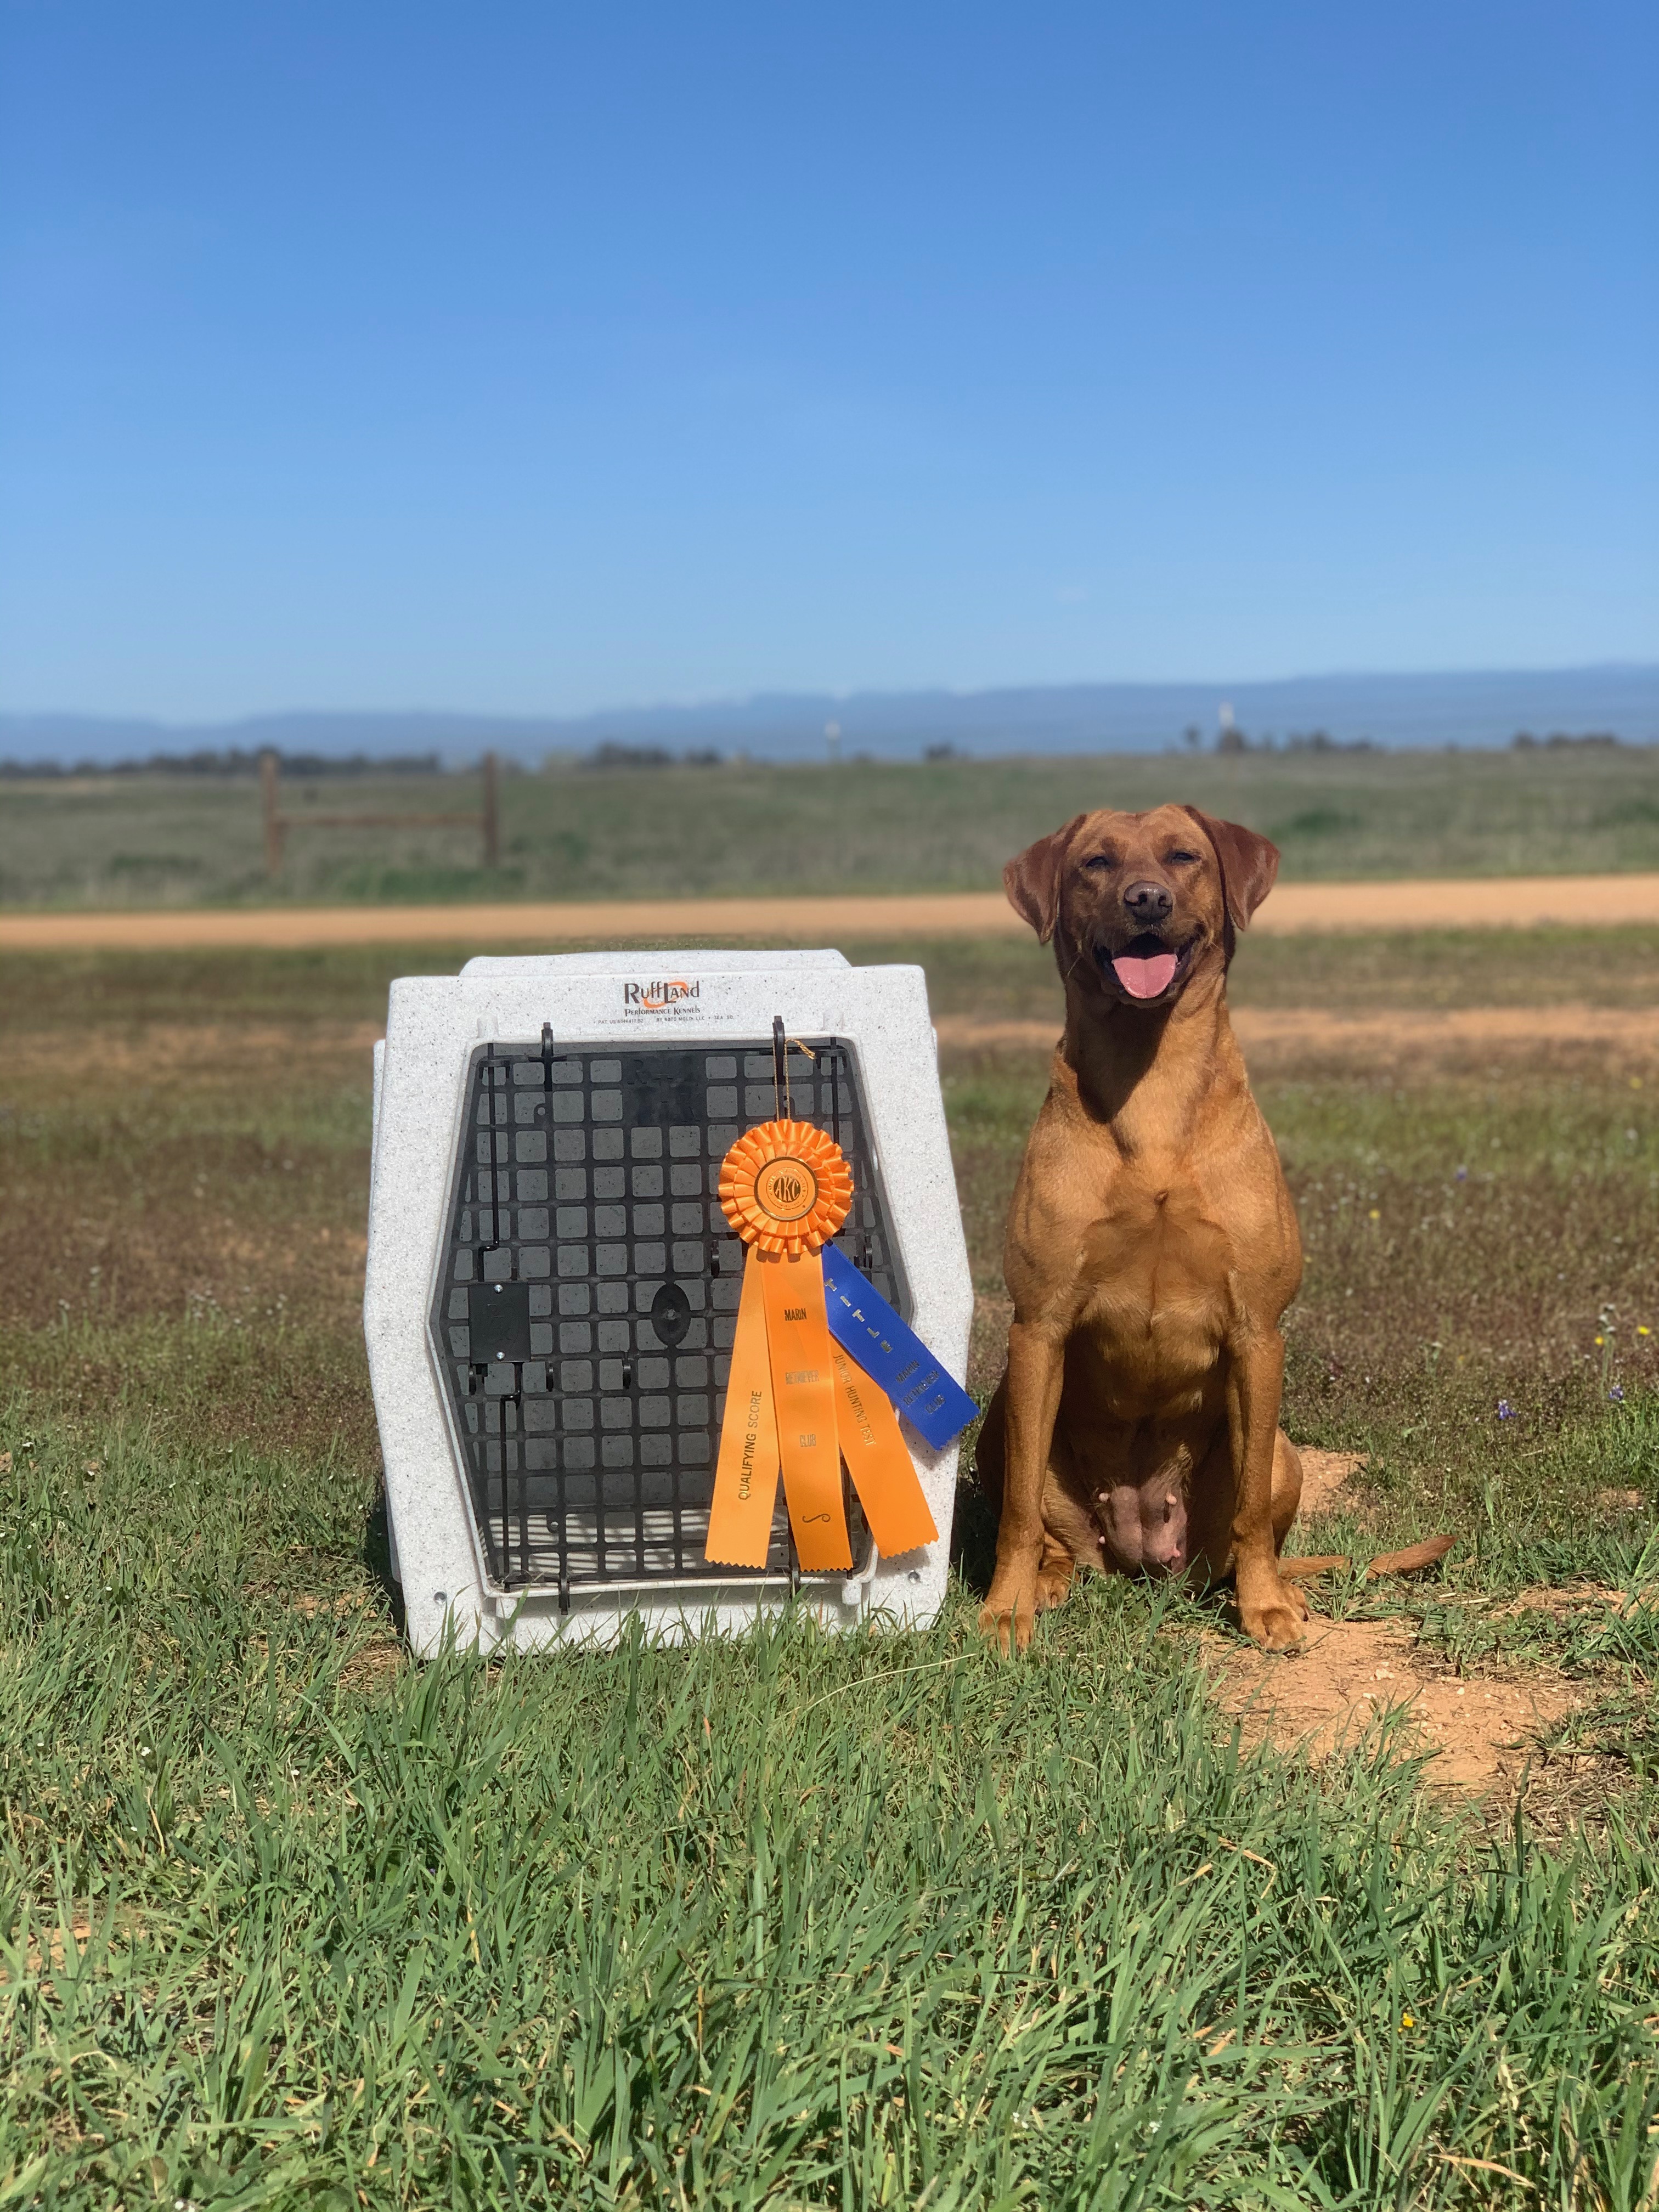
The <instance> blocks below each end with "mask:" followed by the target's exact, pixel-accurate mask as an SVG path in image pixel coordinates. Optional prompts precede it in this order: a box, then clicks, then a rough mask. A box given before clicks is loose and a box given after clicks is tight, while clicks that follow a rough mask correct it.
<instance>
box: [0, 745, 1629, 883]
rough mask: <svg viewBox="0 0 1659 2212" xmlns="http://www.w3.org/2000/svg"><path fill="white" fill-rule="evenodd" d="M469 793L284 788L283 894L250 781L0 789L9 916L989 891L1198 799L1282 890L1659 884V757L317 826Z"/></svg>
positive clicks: (640, 774)
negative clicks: (1049, 841)
mask: <svg viewBox="0 0 1659 2212" xmlns="http://www.w3.org/2000/svg"><path fill="white" fill-rule="evenodd" d="M1166 799H1184V800H1188V801H1190V802H1192V803H1194V804H1195V805H1200V806H1203V807H1205V808H1206V809H1207V810H1208V811H1210V812H1212V813H1215V814H1220V815H1223V816H1226V817H1230V818H1231V819H1233V820H1236V821H1241V822H1246V823H1249V824H1251V825H1252V826H1253V827H1254V828H1256V829H1262V830H1265V831H1266V832H1267V835H1268V836H1272V837H1273V838H1274V839H1275V840H1276V841H1277V842H1279V844H1280V846H1281V847H1282V848H1283V850H1284V854H1285V878H1286V880H1287V881H1310V880H1314V879H1318V878H1336V879H1340V878H1354V877H1396V876H1467V875H1479V876H1488V875H1510V874H1516V873H1520V874H1546V875H1549V874H1560V873H1592V874H1593V873H1597V872H1602V871H1606V870H1609V869H1615V870H1616V869H1652V868H1659V752H1656V751H1655V750H1652V749H1650V748H1636V747H1630V748H1620V749H1619V750H1610V751H1608V752H1606V753H1600V752H1597V753H1591V754H1584V755H1578V754H1568V755H1564V754H1556V753H1549V752H1537V753H1526V754H1516V753H1395V754H1386V753H1376V754H1358V755H1356V754H1343V755H1325V756H1320V755H1310V754H1280V755H1277V756H1274V755H1265V754H1262V755H1246V756H1243V757H1231V758H1217V757H1198V758H1189V757H1173V756H1164V757H1157V756H1146V755H1134V754H1113V755H1104V756H1101V757H1095V758H1089V757H1073V758H1069V759H1064V760H1028V759H1018V760H1003V761H940V762H927V763H914V762H913V763H890V764H884V765H879V766H878V765H873V764H863V763H849V764H848V766H846V767H844V768H841V769H827V768H793V769H780V768H766V767H762V766H757V765H753V764H747V763H744V764H736V765H733V766H731V767H727V768H722V769H691V768H671V769H658V770H639V769H634V770H616V769H611V770H606V771H603V772H599V771H589V770H582V769H568V768H567V769H555V770H550V771H548V772H547V773H544V774H539V775H511V776H508V777H507V778H506V780H505V781H504V782H503V785H502V797H501V836H502V849H501V866H500V868H499V869H497V870H496V871H495V872H493V873H488V872H485V871H484V870H483V868H482V867H481V866H480V865H479V846H478V838H477V834H476V833H475V832H473V831H471V830H469V829H444V828H440V827H434V828H433V829H413V830H409V829H395V830H382V829H363V830H356V829H307V828H306V827H305V826H304V817H305V816H306V814H307V812H308V811H309V812H312V813H317V814H322V813H331V812H335V811H362V812H363V813H365V814H370V813H374V812H376V811H380V812H386V811H392V812H395V813H409V812H421V811H429V812H432V813H435V814H437V813H442V812H453V811H458V810H459V811H466V809H468V808H469V807H471V806H472V805H476V804H477V778H476V777H467V776H448V777H439V776H428V777H421V776H414V777H399V778H396V779H392V778H385V777H380V778H376V777H364V778H362V779H358V778H355V777H354V778H351V779H347V780H336V781H327V782H320V781H319V782H313V783H311V784H306V783H304V782H303V781H295V783H294V784H293V785H291V786H290V787H285V796H284V805H285V807H286V808H287V809H288V810H289V811H291V812H292V813H293V814H294V815H295V817H297V819H298V821H299V823H300V826H299V827H298V828H296V829H295V831H294V833H293V835H292V836H291V837H290V839H289V854H288V860H287V864H286V866H285V869H284V872H283V878H282V881H281V883H280V884H279V885H278V886H276V888H275V889H274V890H273V888H272V887H271V886H270V884H268V883H267V881H266V878H265V874H264V861H263V857H262V848H261V833H260V817H259V801H258V787H257V785H256V784H255V782H254V781H252V779H248V780H245V781H233V780H228V779H219V778H209V777H204V778H191V777H184V776H153V777H144V776H120V777H114V776H106V777H101V778H100V777H87V778H75V779H66V780H64V781H40V782H19V781H13V782H8V783H7V784H5V785H4V787H3V790H0V904H4V905H8V906H81V905H88V906H114V907H143V906H155V905H161V906H169V905H171V906H192V905H210V906H218V905H224V904H227V903H231V904H234V903H242V902H263V901H265V900H268V899H270V898H272V897H275V898H277V899H279V900H284V901H291V900H298V901H302V902H303V901H310V902H315V901H319V900H349V901H366V902H381V901H416V902H421V901H429V900H459V899H480V898H507V899H513V898H520V897H525V898H541V899H548V898H551V899H584V898H601V899H602V898H623V897H661V896H665V895H671V894H678V895H697V894H713V893H727V894H730V893H735V892H742V891H744V890H755V891H771V892H781V891H788V890H795V889H799V890H811V891H853V892H858V891H872V892H873V891H921V890H994V889H995V888H996V886H997V884H998V883H999V882H1000V872H1001V868H1002V864H1003V862H1004V861H1005V860H1007V859H1008V857H1009V856H1010V855H1011V854H1013V853H1016V852H1018V851H1019V850H1020V848H1022V847H1023V846H1024V845H1026V844H1028V843H1030V841H1031V840H1032V839H1033V838H1036V837H1039V836H1043V835H1044V834H1045V833H1046V832H1047V831H1048V830H1050V829H1054V828H1055V827H1056V826H1057V825H1058V824H1059V823H1063V822H1065V821H1066V820H1068V819H1069V818H1070V817H1072V816H1073V814H1077V813H1079V812H1082V811H1085V810H1087V809H1089V808H1092V807H1097V806H1122V807H1132V808H1133V807H1142V806H1151V805H1158V804H1159V803H1160V802H1162V801H1164V800H1166Z"/></svg>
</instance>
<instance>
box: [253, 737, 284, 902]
mask: <svg viewBox="0 0 1659 2212" xmlns="http://www.w3.org/2000/svg"><path fill="white" fill-rule="evenodd" d="M259 803H260V808H261V811H262V812H263V813H264V823H265V873H266V875H267V876H269V877H270V880H271V882H272V883H275V882H276V878H277V877H278V876H280V875H281V874H282V872H283V829H284V828H285V826H286V825H285V824H284V823H283V817H282V815H281V814H280V812H279V811H277V805H276V754H275V753H274V752H272V751H271V750H270V749H269V747H267V749H266V750H264V752H262V753H261V754H260V756H259Z"/></svg>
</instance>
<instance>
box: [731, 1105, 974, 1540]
mask: <svg viewBox="0 0 1659 2212" xmlns="http://www.w3.org/2000/svg"><path fill="white" fill-rule="evenodd" d="M852 1203H853V1178H852V1175H851V1172H850V1170H848V1165H847V1161H846V1158H845V1157H844V1156H843V1154H842V1150H841V1147H840V1146H838V1145H837V1144H836V1143H835V1142H834V1140H833V1139H830V1138H829V1137H827V1136H826V1135H825V1134H824V1133H823V1130H822V1129H818V1128H815V1127H813V1126H812V1124H811V1122H809V1121H766V1122H763V1123H762V1124H761V1125H760V1126H759V1127H757V1128H754V1129H750V1131H749V1133H747V1135H745V1136H742V1137H739V1138H738V1141H737V1143H736V1144H735V1145H733V1146H732V1149H731V1151H730V1152H728V1153H727V1154H726V1158H725V1161H724V1163H723V1164H722V1166H721V1168H720V1205H721V1207H722V1209H723V1210H724V1212H725V1214H726V1219H727V1220H728V1221H729V1222H730V1223H731V1225H732V1229H733V1231H735V1232H736V1234H737V1235H738V1237H740V1238H741V1239H742V1241H743V1243H744V1244H745V1245H746V1246H747V1247H748V1254H747V1257H746V1258H745V1260H744V1271H743V1288H742V1291H741V1293H740V1295H739V1298H738V1326H737V1334H736V1337H735V1339H734V1340H733V1343H732V1371H731V1376H730V1378H729V1380H728V1382H727V1383H726V1413H725V1417H724V1419H723V1421H722V1424H721V1427H720V1457H719V1460H718V1462H717V1463H716V1466H715V1470H714V1502H713V1504H712V1505H711V1507H710V1509H709V1515H708V1542H707V1545H706V1547H705V1556H706V1557H707V1558H708V1559H709V1560H710V1561H712V1562H714V1563H715V1564H717V1565H722V1566H737V1567H763V1566H764V1565H765V1564H766V1555H767V1550H768V1547H769V1544H770V1541H771V1535H772V1515H773V1511H774V1510H775V1506H776V1504H777V1494H778V1476H779V1474H780V1473H781V1474H782V1477H783V1492H784V1498H785V1501H786V1503H787V1506H788V1509H789V1525H790V1528H791V1530H792V1532H793V1535H794V1540H795V1552H796V1556H797V1557H798V1558H799V1561H800V1564H801V1565H802V1567H803V1568H804V1569H805V1570H806V1571H808V1572H809V1573H811V1572H823V1571H833V1570H835V1569H836V1568H840V1569H842V1571H845V1570H846V1569H848V1568H849V1567H850V1566H851V1565H852V1564H853V1552H852V1544H851V1541H850V1539H849V1537H848V1529H847V1516H846V1512H845V1510H843V1507H842V1482H841V1466H842V1460H843V1459H844V1460H845V1461H846V1462H847V1468H848V1474H850V1475H851V1476H852V1478H853V1483H854V1487H855V1489H856V1490H857V1492H858V1495H859V1502H860V1504H861V1505H862V1506H863V1508H864V1513H865V1518H866V1520H867V1521H868V1522H869V1524H870V1532H871V1534H872V1535H873V1536H874V1538H875V1540H876V1543H877V1545H878V1547H879V1548H880V1550H881V1552H882V1553H884V1556H886V1557H888V1558H891V1557H893V1556H894V1555H895V1554H896V1553H900V1552H908V1551H910V1550H913V1549H914V1548H915V1546H916V1545H918V1544H927V1543H931V1542H932V1541H933V1539H934V1537H935V1536H936V1535H937V1534H938V1533H939V1532H938V1530H937V1528H935V1527H934V1524H933V1515H932V1514H931V1513H930V1512H929V1510H928V1509H927V1498H925V1497H924V1495H923V1494H922V1488H921V1483H920V1482H918V1481H917V1480H916V1471H915V1467H914V1465H913V1464H912V1462H911V1459H910V1454H909V1451H908V1449H907V1447H906V1445H905V1442H904V1438H903V1437H902V1434H901V1433H900V1431H899V1425H898V1418H897V1415H896V1413H895V1412H894V1410H893V1403H892V1400H891V1398H890V1395H889V1393H888V1390H887V1389H886V1388H884V1386H883V1384H881V1383H877V1382H876V1381H875V1380H874V1379H873V1378H872V1376H871V1375H870V1374H869V1372H868V1371H867V1370H866V1368H865V1367H864V1366H862V1365H861V1364H860V1362H859V1360H858V1359H857V1358H855V1357H854V1353H853V1352H852V1351H850V1350H849V1349H848V1346H847V1345H846V1344H845V1343H844V1342H837V1341H836V1340H835V1339H834V1338H832V1336H831V1334H830V1321H829V1308H828V1307H827V1306H826V1302H825V1283H824V1259H823V1252H824V1247H825V1245H826V1244H827V1243H828V1242H829V1238H830V1237H833V1236H834V1235H835V1234H836V1231H837V1230H838V1229H839V1228H840V1227H841V1226H842V1223H843V1222H844V1221H845V1220H846V1218H847V1216H848V1212H849V1211H850V1210H851V1207H852ZM843 1303H844V1302H843ZM877 1303H878V1304H880V1306H881V1311H882V1313H883V1314H884V1315H888V1316H890V1317H891V1318H892V1320H893V1321H895V1322H896V1320H897V1317H896V1316H891V1310H890V1308H889V1307H887V1306H886V1304H884V1302H882V1301H878V1302H877ZM848 1310H849V1311H850V1310H851V1309H850V1305H849V1306H848ZM898 1326H899V1328H902V1327H903V1325H902V1323H899V1324H898ZM838 1334H839V1332H838ZM905 1334H906V1335H907V1336H908V1331H906V1332H905ZM956 1387H957V1386H956V1385H954V1384H952V1385H951V1388H952V1389H955V1388H956ZM958 1395H963V1394H961V1393H958ZM971 1411H972V1406H971V1401H969V1413H970V1414H971ZM957 1425H958V1427H959V1426H960V1425H961V1424H960V1423H958V1424H957Z"/></svg>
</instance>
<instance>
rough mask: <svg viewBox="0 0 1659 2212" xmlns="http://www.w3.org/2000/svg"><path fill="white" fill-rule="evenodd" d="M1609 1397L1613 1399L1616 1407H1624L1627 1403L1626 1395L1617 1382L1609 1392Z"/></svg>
mask: <svg viewBox="0 0 1659 2212" xmlns="http://www.w3.org/2000/svg"><path fill="white" fill-rule="evenodd" d="M1607 1395H1608V1397H1609V1398H1611V1399H1612V1401H1613V1404H1614V1405H1615V1406H1622V1405H1623V1404H1624V1402H1625V1393H1624V1391H1623V1389H1621V1387H1620V1385H1619V1384H1618V1383H1614V1384H1613V1388H1612V1389H1611V1390H1609V1391H1608V1393H1607Z"/></svg>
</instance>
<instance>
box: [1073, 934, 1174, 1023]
mask: <svg viewBox="0 0 1659 2212" xmlns="http://www.w3.org/2000/svg"><path fill="white" fill-rule="evenodd" d="M1197 945H1198V939H1196V938H1195V937H1193V938H1188V940H1187V942H1186V943H1185V944H1184V945H1170V944H1166V943H1165V941H1164V939H1163V938H1162V937H1160V936H1159V935H1158V932H1157V931H1156V930H1150V929H1148V930H1142V931H1141V932H1140V933H1139V935H1138V936H1135V937H1132V938H1131V939H1129V942H1128V943H1127V945H1121V946H1120V947H1118V948H1117V949H1116V950H1114V949H1113V947H1112V946H1110V945H1096V947H1095V965H1096V967H1097V968H1098V969H1099V970H1100V973H1101V975H1102V976H1103V978H1104V979H1105V980H1106V981H1107V982H1108V983H1109V984H1110V985H1111V986H1113V987H1115V989H1116V990H1117V991H1118V992H1119V993H1120V994H1121V996H1122V997H1123V998H1124V999H1126V1000H1128V1001H1129V1002H1130V1004H1132V1005H1134V1006H1158V1005H1162V1004H1163V1003H1164V1001H1165V1000H1168V999H1169V998H1170V997H1171V996H1172V995H1173V994H1174V993H1175V992H1176V991H1177V990H1178V989H1179V988H1180V987H1181V985H1182V983H1183V982H1184V981H1185V980H1186V978H1187V975H1188V972H1189V971H1190V969H1191V968H1192V964H1193V954H1194V951H1195V950H1196V949H1197Z"/></svg>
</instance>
